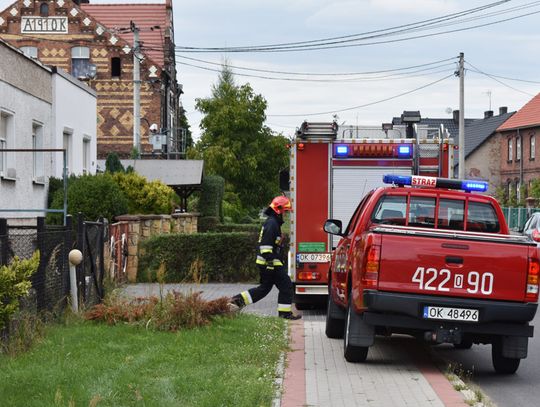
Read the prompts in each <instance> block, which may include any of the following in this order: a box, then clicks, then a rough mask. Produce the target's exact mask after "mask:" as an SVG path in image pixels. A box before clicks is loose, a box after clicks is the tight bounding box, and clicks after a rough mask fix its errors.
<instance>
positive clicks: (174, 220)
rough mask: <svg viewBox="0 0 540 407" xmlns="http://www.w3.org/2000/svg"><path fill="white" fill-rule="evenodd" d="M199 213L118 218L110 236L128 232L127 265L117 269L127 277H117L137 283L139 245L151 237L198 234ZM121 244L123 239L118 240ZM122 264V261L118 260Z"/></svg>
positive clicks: (124, 216) (123, 216) (117, 276)
mask: <svg viewBox="0 0 540 407" xmlns="http://www.w3.org/2000/svg"><path fill="white" fill-rule="evenodd" d="M198 217H199V214H198V213H177V214H174V215H122V216H117V218H116V219H117V221H118V222H117V223H114V224H112V225H111V230H110V236H116V235H119V233H117V232H118V231H121V230H124V231H127V254H128V257H127V264H126V266H125V267H121V265H119V266H120V267H116V270H118V271H119V272H122V273H125V276H120V275H118V274H117V275H116V276H115V277H116V278H118V279H119V280H124V279H125V278H127V281H128V282H130V283H132V282H135V281H137V268H138V263H139V243H141V242H142V241H144V240H146V239H148V238H149V237H151V236H155V235H161V234H168V233H197V219H198ZM117 240H118V241H119V242H121V238H120V239H117ZM118 260H119V261H120V262H121V259H118Z"/></svg>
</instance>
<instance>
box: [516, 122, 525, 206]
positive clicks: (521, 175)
mask: <svg viewBox="0 0 540 407" xmlns="http://www.w3.org/2000/svg"><path fill="white" fill-rule="evenodd" d="M517 138H518V140H519V145H520V146H521V148H520V149H519V186H520V188H519V198H518V199H519V200H521V193H522V191H523V147H524V146H523V138H522V136H521V133H520V131H519V129H517Z"/></svg>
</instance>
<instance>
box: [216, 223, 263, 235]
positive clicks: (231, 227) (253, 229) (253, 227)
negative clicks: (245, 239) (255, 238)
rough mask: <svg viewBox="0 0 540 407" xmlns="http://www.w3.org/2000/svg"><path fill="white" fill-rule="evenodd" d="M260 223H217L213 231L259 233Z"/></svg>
mask: <svg viewBox="0 0 540 407" xmlns="http://www.w3.org/2000/svg"><path fill="white" fill-rule="evenodd" d="M261 227H262V225H257V224H255V223H249V224H242V223H229V224H224V225H217V227H216V229H215V231H216V232H220V233H230V232H247V233H254V234H259V232H260V231H261Z"/></svg>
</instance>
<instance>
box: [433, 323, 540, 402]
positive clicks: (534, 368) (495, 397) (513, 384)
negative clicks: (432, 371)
mask: <svg viewBox="0 0 540 407" xmlns="http://www.w3.org/2000/svg"><path fill="white" fill-rule="evenodd" d="M533 325H534V326H535V337H533V338H530V339H529V352H528V357H527V359H523V360H522V361H521V364H520V365H519V369H518V371H517V372H516V373H515V374H513V375H499V374H496V373H495V371H494V370H493V366H492V364H491V345H473V347H472V348H471V349H469V350H457V349H454V348H453V346H451V345H439V346H435V347H434V348H433V349H434V351H435V352H436V354H438V355H439V356H441V357H442V358H444V359H445V360H448V361H452V362H455V363H459V364H460V365H461V367H462V368H463V371H464V372H466V373H470V374H471V380H472V382H474V383H476V384H477V385H478V386H479V387H480V388H481V389H482V390H483V392H484V393H485V394H487V395H488V397H489V398H490V399H491V400H492V401H493V402H494V403H495V404H496V405H497V406H498V407H507V406H537V405H539V404H540V385H539V383H538V380H539V378H540V338H539V337H540V316H539V314H536V317H535V319H534V321H533Z"/></svg>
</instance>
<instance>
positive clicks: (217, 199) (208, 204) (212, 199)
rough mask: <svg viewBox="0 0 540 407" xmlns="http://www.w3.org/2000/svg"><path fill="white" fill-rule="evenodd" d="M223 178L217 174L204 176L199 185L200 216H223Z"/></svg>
mask: <svg viewBox="0 0 540 407" xmlns="http://www.w3.org/2000/svg"><path fill="white" fill-rule="evenodd" d="M224 188H225V180H224V179H223V177H220V176H219V175H209V176H206V177H204V179H203V182H202V185H201V198H200V200H199V212H201V214H202V216H216V217H218V218H220V219H222V218H223V208H222V205H223V194H224Z"/></svg>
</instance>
